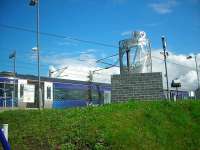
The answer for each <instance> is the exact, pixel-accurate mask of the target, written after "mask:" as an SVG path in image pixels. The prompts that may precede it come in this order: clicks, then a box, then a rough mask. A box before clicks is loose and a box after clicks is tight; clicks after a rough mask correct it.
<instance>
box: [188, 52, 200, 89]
mask: <svg viewBox="0 0 200 150" xmlns="http://www.w3.org/2000/svg"><path fill="white" fill-rule="evenodd" d="M192 58H193V57H192V56H188V57H187V59H192ZM194 60H195V65H196V73H197V84H198V85H197V87H198V89H199V88H200V85H199V71H198V63H197V54H195V55H194Z"/></svg>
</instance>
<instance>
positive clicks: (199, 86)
mask: <svg viewBox="0 0 200 150" xmlns="http://www.w3.org/2000/svg"><path fill="white" fill-rule="evenodd" d="M194 58H195V64H196V72H197V82H198V89H199V88H200V85H199V71H198V64H197V54H195V57H194Z"/></svg>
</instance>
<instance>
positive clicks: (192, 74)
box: [152, 49, 200, 90]
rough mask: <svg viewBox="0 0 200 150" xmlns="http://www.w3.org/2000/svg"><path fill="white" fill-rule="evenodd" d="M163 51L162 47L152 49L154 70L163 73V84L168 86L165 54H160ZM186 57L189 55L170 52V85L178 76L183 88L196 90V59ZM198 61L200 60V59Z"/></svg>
mask: <svg viewBox="0 0 200 150" xmlns="http://www.w3.org/2000/svg"><path fill="white" fill-rule="evenodd" d="M161 51H162V50H161V49H160V50H154V51H152V60H153V71H154V72H162V73H163V85H164V87H165V88H166V78H165V77H164V75H165V66H164V62H163V56H162V55H161V54H160V52H161ZM186 57H187V55H182V54H179V55H177V54H174V53H172V52H169V57H168V58H167V60H168V62H167V68H168V77H169V86H170V85H171V81H172V80H174V79H176V78H178V79H179V80H180V82H181V84H182V87H181V89H184V90H195V89H196V88H197V75H196V70H195V61H194V59H191V60H188V59H186ZM198 62H200V59H199V60H198Z"/></svg>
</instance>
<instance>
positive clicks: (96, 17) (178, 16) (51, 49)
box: [0, 0, 200, 90]
mask: <svg viewBox="0 0 200 150" xmlns="http://www.w3.org/2000/svg"><path fill="white" fill-rule="evenodd" d="M28 4H29V0H0V52H1V55H0V71H12V70H13V65H12V60H9V58H8V56H9V54H10V53H12V51H13V50H16V53H17V56H16V72H17V73H21V74H34V75H37V60H36V57H37V56H36V53H35V52H34V51H32V48H33V47H35V46H36V34H35V33H33V32H28V31H24V30H19V28H20V29H21V28H23V29H28V30H29V31H30V30H36V8H35V7H33V6H29V5H28ZM138 30H142V31H145V32H146V34H147V36H148V38H149V39H150V41H151V45H152V54H153V55H154V56H156V57H158V58H160V60H159V59H153V58H152V59H153V71H155V72H156V71H162V72H163V75H164V64H163V61H162V59H163V56H162V55H160V51H162V44H161V36H163V35H164V36H165V37H166V39H167V50H168V51H169V53H170V55H169V57H168V60H169V61H171V62H175V63H176V64H175V63H171V62H169V63H168V69H169V71H168V72H169V78H170V80H172V79H175V78H179V79H180V80H181V82H183V89H189V90H192V89H195V88H196V87H197V84H196V80H197V76H196V72H195V63H194V60H193V59H191V60H187V59H186V56H188V55H193V54H195V53H197V54H199V53H200V46H199V40H200V0H134V1H133V0H87V1H83V0H59V1H56V0H40V32H43V33H44V32H45V33H50V34H54V35H59V36H57V37H56V36H48V35H44V34H40V40H39V41H40V54H41V57H40V58H41V59H40V60H41V75H42V76H47V75H48V70H49V68H50V69H52V70H56V69H60V68H63V67H66V66H67V67H68V68H67V69H66V70H63V71H62V72H54V76H55V77H62V78H68V79H77V80H87V75H88V72H89V71H90V70H96V69H101V68H105V67H107V66H108V65H105V64H102V63H97V62H96V60H98V59H101V58H104V57H106V56H110V55H112V54H116V53H117V52H118V43H119V41H120V40H123V39H126V38H131V33H132V32H133V31H138ZM76 39H81V40H83V41H93V42H97V43H104V44H108V45H110V46H105V45H99V44H95V43H90V42H89V43H88V42H83V41H80V40H79V41H77V40H76ZM197 56H198V59H197V60H198V62H199V64H200V55H197ZM117 59H118V57H117V56H116V57H113V58H110V59H107V60H105V61H106V62H107V63H111V64H114V63H115V62H116V61H117ZM179 64H180V65H179ZM181 65H182V66H181ZM183 65H186V67H184V66H183ZM118 73H119V68H118V67H113V68H111V69H107V70H102V71H99V72H98V73H96V74H95V77H94V80H95V81H97V82H108V83H109V82H110V75H112V74H118ZM163 83H164V86H165V81H164V80H163Z"/></svg>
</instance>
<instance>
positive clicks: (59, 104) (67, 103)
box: [53, 100, 87, 108]
mask: <svg viewBox="0 0 200 150" xmlns="http://www.w3.org/2000/svg"><path fill="white" fill-rule="evenodd" d="M86 102H87V101H86V100H54V101H53V108H69V107H81V106H86V105H87V103H86Z"/></svg>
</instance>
